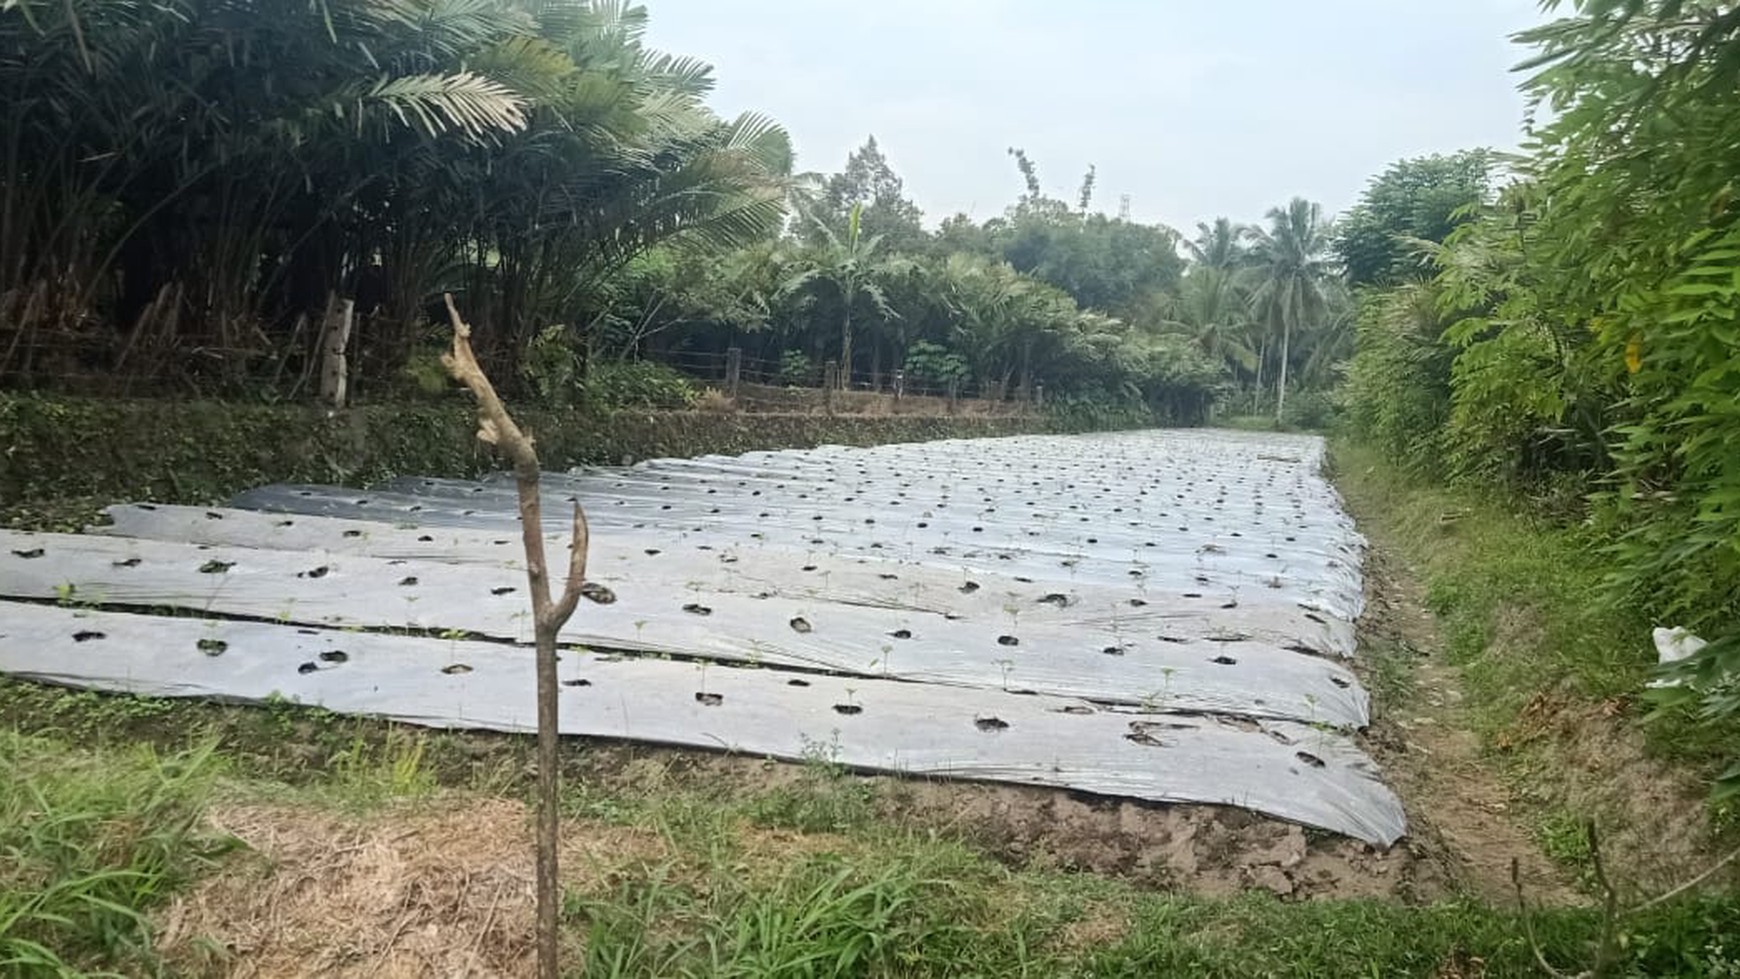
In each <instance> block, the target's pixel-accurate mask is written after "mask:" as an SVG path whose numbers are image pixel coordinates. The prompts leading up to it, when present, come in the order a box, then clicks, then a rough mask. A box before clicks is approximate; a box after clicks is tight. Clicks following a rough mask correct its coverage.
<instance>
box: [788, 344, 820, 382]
mask: <svg viewBox="0 0 1740 979" xmlns="http://www.w3.org/2000/svg"><path fill="white" fill-rule="evenodd" d="M779 381H780V383H781V384H784V385H786V386H787V387H811V386H813V385H814V384H815V383H816V365H815V364H813V363H811V362H810V358H809V355H808V354H806V353H804V352H803V351H802V350H787V351H786V352H785V353H782V354H780V355H779Z"/></svg>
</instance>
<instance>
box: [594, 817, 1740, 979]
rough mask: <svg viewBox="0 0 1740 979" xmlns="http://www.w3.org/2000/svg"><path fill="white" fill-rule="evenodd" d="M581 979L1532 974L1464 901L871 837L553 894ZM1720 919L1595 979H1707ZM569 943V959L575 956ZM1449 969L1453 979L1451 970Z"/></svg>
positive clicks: (1658, 929)
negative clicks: (1013, 866) (1147, 877)
mask: <svg viewBox="0 0 1740 979" xmlns="http://www.w3.org/2000/svg"><path fill="white" fill-rule="evenodd" d="M565 924H566V927H567V929H568V930H569V933H570V938H571V939H582V938H583V940H584V955H585V964H586V974H587V975H589V976H613V977H625V979H628V977H645V979H652V977H660V979H663V977H702V976H745V977H747V976H803V977H808V976H817V977H819V976H842V975H845V976H1046V977H1090V976H1091V977H1132V979H1135V977H1144V979H1145V977H1152V976H1203V977H1226V979H1245V977H1321V979H1343V977H1358V976H1372V977H1394V976H1422V977H1424V976H1441V975H1482V976H1487V977H1493V979H1497V977H1507V976H1519V977H1520V976H1534V975H1538V974H1539V973H1538V970H1537V967H1536V964H1535V960H1534V953H1533V951H1532V949H1531V948H1530V947H1529V944H1528V941H1527V939H1526V937H1525V932H1524V929H1523V927H1522V924H1521V921H1520V919H1518V918H1517V916H1516V915H1515V914H1514V913H1511V912H1509V911H1506V910H1498V909H1493V908H1489V907H1484V906H1481V905H1478V904H1472V903H1462V902H1451V903H1445V904H1439V905H1434V906H1431V907H1424V908H1410V907H1403V906H1400V905H1396V904H1390V903H1386V902H1381V901H1324V902H1309V903H1286V902H1282V901H1279V900H1276V899H1274V898H1271V897H1267V896H1256V895H1249V896H1243V897H1236V898H1231V899H1222V900H1205V899H1200V898H1193V897H1188V896H1177V895H1165V894H1154V893H1142V892H1138V891H1136V890H1134V889H1132V888H1130V887H1128V886H1126V885H1123V884H1118V883H1112V882H1106V881H1093V880H1092V879H1091V878H1082V877H1079V876H1070V875H1061V874H1052V873H1038V872H1010V871H1007V870H1005V869H1004V868H1001V867H999V866H997V865H995V864H992V863H989V862H988V861H986V860H985V859H984V858H982V857H979V856H976V855H974V854H971V853H968V852H966V851H963V850H961V849H960V848H958V847H955V846H952V845H949V844H939V843H936V842H933V841H928V840H924V839H921V838H915V837H893V836H884V837H882V838H880V839H878V840H877V841H876V842H875V843H874V844H873V845H864V846H850V845H848V846H845V847H843V848H842V850H841V851H840V852H834V853H820V854H813V855H809V856H806V857H801V858H798V859H795V860H787V861H784V862H781V863H778V864H775V865H771V866H770V865H767V864H762V865H755V864H748V865H746V864H744V863H743V862H741V861H731V862H724V863H716V864H712V865H707V866H702V867H698V868H697V867H693V866H688V865H685V864H684V863H683V862H682V861H681V860H678V861H675V862H669V863H663V864H659V865H655V866H651V867H648V868H646V870H645V871H644V872H642V873H635V874H629V875H624V876H623V879H622V880H620V881H619V882H618V883H616V884H615V885H614V886H613V887H611V888H609V889H604V890H600V891H598V892H596V893H587V894H570V895H569V896H568V901H567V906H566V916H565ZM1737 926H1740V904H1736V903H1735V902H1734V901H1733V900H1728V901H1715V900H1706V901H1688V902H1682V903H1680V904H1676V905H1673V906H1671V907H1668V908H1663V909H1656V910H1654V911H1652V912H1651V913H1649V914H1647V915H1646V916H1644V917H1641V918H1639V919H1638V920H1635V921H1633V922H1630V923H1629V926H1628V928H1627V931H1626V938H1625V948H1626V953H1625V958H1624V961H1623V962H1622V964H1621V968H1620V969H1619V970H1617V971H1615V972H1614V973H1612V974H1613V975H1627V976H1633V975H1635V976H1655V975H1674V976H1712V977H1713V976H1725V975H1731V974H1732V972H1730V971H1728V970H1732V969H1734V968H1735V967H1736V966H1740V957H1736V954H1735V950H1733V949H1729V948H1728V947H1726V945H1725V944H1724V941H1725V939H1724V937H1723V936H1724V935H1725V934H1727V933H1729V932H1730V931H1731V930H1732V929H1734V928H1735V927H1737ZM1535 927H1536V930H1537V933H1538V935H1539V939H1540V942H1541V948H1542V951H1543V953H1544V954H1545V955H1546V956H1547V958H1548V960H1549V961H1551V962H1553V963H1554V964H1555V965H1556V966H1558V967H1560V968H1563V969H1566V970H1569V971H1575V970H1576V969H1579V968H1582V967H1584V966H1586V965H1587V964H1588V959H1589V957H1590V955H1591V949H1592V947H1593V944H1592V943H1593V942H1594V940H1595V938H1596V935H1597V933H1598V928H1599V923H1598V921H1597V919H1596V916H1595V914H1594V913H1593V912H1590V911H1587V910H1556V911H1552V912H1549V913H1544V914H1541V915H1538V916H1537V918H1536V921H1535ZM575 944H576V945H579V944H580V943H579V942H578V941H576V942H575ZM1456 968H1460V969H1464V970H1467V971H1461V972H1457V971H1451V970H1453V969H1456Z"/></svg>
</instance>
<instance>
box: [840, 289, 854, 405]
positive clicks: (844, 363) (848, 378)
mask: <svg viewBox="0 0 1740 979" xmlns="http://www.w3.org/2000/svg"><path fill="white" fill-rule="evenodd" d="M843 295H844V296H845V300H846V315H845V317H844V318H842V319H841V320H840V390H842V391H850V390H852V295H851V293H843Z"/></svg>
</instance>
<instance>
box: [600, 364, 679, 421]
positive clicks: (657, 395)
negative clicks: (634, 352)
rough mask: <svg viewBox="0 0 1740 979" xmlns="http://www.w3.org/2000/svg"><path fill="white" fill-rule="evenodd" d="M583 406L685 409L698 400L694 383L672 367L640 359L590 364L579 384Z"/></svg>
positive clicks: (607, 408) (606, 408)
mask: <svg viewBox="0 0 1740 979" xmlns="http://www.w3.org/2000/svg"><path fill="white" fill-rule="evenodd" d="M583 387H584V390H585V392H586V403H587V404H588V405H589V406H590V407H593V408H601V409H604V410H606V411H610V410H615V409H619V408H651V409H673V408H689V407H692V406H693V405H694V404H695V399H696V398H698V397H700V394H701V391H700V388H698V387H697V386H696V385H695V383H694V382H693V381H691V380H689V378H687V377H685V376H684V375H683V374H681V373H678V372H677V371H676V370H675V369H674V368H670V367H666V366H665V365H664V364H654V363H650V362H648V361H644V360H631V361H623V362H620V363H603V364H593V365H592V367H591V369H590V370H588V371H587V372H586V378H585V380H584V382H583Z"/></svg>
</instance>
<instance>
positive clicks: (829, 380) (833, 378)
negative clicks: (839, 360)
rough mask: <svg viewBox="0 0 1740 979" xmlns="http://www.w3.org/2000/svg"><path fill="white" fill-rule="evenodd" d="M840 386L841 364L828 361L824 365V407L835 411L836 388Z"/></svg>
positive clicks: (828, 410)
mask: <svg viewBox="0 0 1740 979" xmlns="http://www.w3.org/2000/svg"><path fill="white" fill-rule="evenodd" d="M839 386H840V365H839V364H836V363H834V362H833V361H831V360H830V361H828V362H827V363H826V364H824V365H823V366H822V407H824V408H826V409H827V412H828V414H830V415H831V414H833V413H834V389H835V388H837V387H839Z"/></svg>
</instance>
